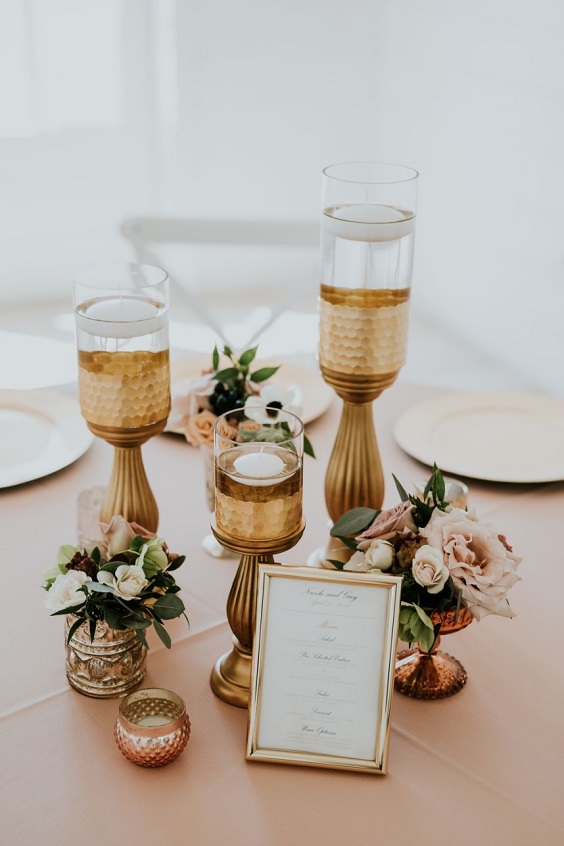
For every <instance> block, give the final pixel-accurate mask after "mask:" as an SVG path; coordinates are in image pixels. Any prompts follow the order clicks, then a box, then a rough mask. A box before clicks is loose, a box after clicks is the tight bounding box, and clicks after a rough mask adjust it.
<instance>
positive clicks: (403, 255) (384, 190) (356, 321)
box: [319, 162, 418, 520]
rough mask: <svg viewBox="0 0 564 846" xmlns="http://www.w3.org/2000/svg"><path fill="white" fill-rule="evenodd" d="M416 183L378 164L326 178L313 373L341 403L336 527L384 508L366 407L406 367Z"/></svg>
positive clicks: (352, 166)
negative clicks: (361, 510)
mask: <svg viewBox="0 0 564 846" xmlns="http://www.w3.org/2000/svg"><path fill="white" fill-rule="evenodd" d="M417 176H418V174H417V172H416V171H414V170H412V169H411V168H407V167H403V166H400V165H389V164H379V163H376V162H367V163H346V164H339V165H333V166H331V167H328V168H326V169H325V170H324V171H323V214H322V227H321V290H320V300H319V314H320V341H319V367H320V370H321V374H322V376H323V379H324V380H325V381H326V382H327V384H329V385H331V387H332V388H333V389H334V390H335V392H336V393H337V395H338V396H339V397H340V398H341V399H342V400H343V412H342V417H341V421H340V424H339V429H338V432H337V437H336V440H335V444H334V447H333V451H332V454H331V457H330V459H329V464H328V467H327V474H326V478H325V500H326V504H327V510H328V512H329V515H330V517H331V519H332V520H337V519H338V518H339V517H340V516H341V515H342V514H343V513H344V512H345V511H348V510H349V509H350V508H355V507H360V506H366V507H370V508H380V507H381V505H382V501H383V498H384V478H383V473H382V466H381V462H380V455H379V452H378V444H377V441H376V432H375V428H374V419H373V413H372V403H373V401H374V400H375V399H376V398H377V397H378V396H379V395H380V394H381V393H382V391H383V390H385V388H387V387H389V386H390V385H391V384H392V383H393V382H394V381H395V379H396V377H397V375H398V373H399V371H400V369H401V367H402V366H403V364H404V362H405V355H406V345H407V325H408V308H409V294H410V287H411V273H412V266H413V246H414V235H415V206H416V195H417Z"/></svg>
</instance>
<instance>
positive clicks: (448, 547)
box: [330, 465, 521, 651]
mask: <svg viewBox="0 0 564 846" xmlns="http://www.w3.org/2000/svg"><path fill="white" fill-rule="evenodd" d="M394 481H395V483H396V487H397V489H398V492H399V495H400V498H401V502H400V503H399V504H398V505H396V506H395V507H394V508H390V509H388V510H385V511H375V510H373V509H370V508H353V509H352V510H351V511H348V512H347V513H346V514H344V515H343V516H342V517H341V518H340V519H339V520H338V521H337V522H336V523H335V525H334V526H333V528H332V530H331V534H332V535H333V536H334V537H337V538H339V539H340V540H341V541H342V542H343V544H344V545H345V546H346V547H348V548H350V549H353V550H354V554H353V555H352V557H351V558H350V560H349V561H348V562H346V563H345V564H343V562H341V561H335V560H330V563H331V564H332V565H333V566H334V567H336V568H338V569H344V570H353V571H357V572H385V573H389V574H392V575H399V576H402V577H403V580H402V588H401V610H400V618H399V637H400V639H401V640H403V641H405V642H407V643H419V645H420V646H421V648H422V649H424V650H427V651H430V650H431V649H432V648H433V645H434V643H435V640H436V638H437V636H438V634H439V630H440V627H441V614H442V613H444V612H447V611H450V612H452V611H453V610H455V611H456V614H458V612H459V610H460V608H467V609H468V611H469V612H470V613H471V614H472V616H473V617H474V618H475V619H477V620H480V619H481V618H482V617H484V616H485V615H487V614H499V615H501V616H503V617H512V616H514V615H513V612H512V610H511V607H510V605H509V602H508V600H507V593H508V591H509V589H510V588H511V587H512V586H513V585H514V584H515V582H517V581H518V580H519V577H518V576H517V574H516V570H517V567H518V566H519V563H520V561H521V559H520V558H519V557H518V556H517V555H515V554H514V553H513V551H512V548H511V547H510V546H509V544H508V543H507V540H506V538H505V537H504V535H500V534H497V533H496V532H495V531H494V530H493V529H492V527H491V526H489V525H488V524H485V523H481V522H479V521H478V518H477V517H476V514H475V513H474V512H473V511H470V512H468V511H466V510H462V509H460V508H453V507H451V506H450V505H449V504H448V503H447V502H445V500H444V497H445V482H444V479H443V476H442V473H441V472H440V470H439V469H438V468H437V466H436V465H435V466H434V467H433V472H432V474H431V477H430V479H429V481H428V482H427V484H426V485H425V488H424V490H423V492H422V494H421V495H420V496H412V495H410V494H408V493H406V491H405V490H404V488H403V487H402V486H401V484H400V483H399V482H398V480H397V479H396V478H395V476H394Z"/></svg>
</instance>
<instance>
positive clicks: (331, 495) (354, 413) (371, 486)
mask: <svg viewBox="0 0 564 846" xmlns="http://www.w3.org/2000/svg"><path fill="white" fill-rule="evenodd" d="M383 499H384V474H383V472H382V463H381V461H380V454H379V452H378V443H377V441H376V432H375V429H374V420H373V416H372V403H371V402H368V403H358V404H354V403H352V402H347V401H346V400H345V402H344V403H343V413H342V416H341V422H340V424H339V429H338V431H337V437H336V439H335V444H334V446H333V451H332V452H331V457H330V459H329V464H328V466H327V473H326V476H325V502H326V504H327V511H328V512H329V516H330V517H331V519H332V520H333V521H336V520H338V519H339V517H340V516H341V515H342V514H344V513H345V511H348V510H349V509H350V508H357V507H361V506H365V507H367V508H380V507H381V505H382V501H383Z"/></svg>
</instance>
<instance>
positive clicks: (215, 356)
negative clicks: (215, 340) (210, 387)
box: [212, 344, 219, 371]
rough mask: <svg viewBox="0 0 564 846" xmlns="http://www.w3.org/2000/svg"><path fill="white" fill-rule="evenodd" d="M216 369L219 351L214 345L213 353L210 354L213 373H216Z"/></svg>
mask: <svg viewBox="0 0 564 846" xmlns="http://www.w3.org/2000/svg"><path fill="white" fill-rule="evenodd" d="M218 367H219V350H218V348H217V344H216V345H215V347H214V348H213V353H212V368H213V370H214V371H216V370H217V368H218Z"/></svg>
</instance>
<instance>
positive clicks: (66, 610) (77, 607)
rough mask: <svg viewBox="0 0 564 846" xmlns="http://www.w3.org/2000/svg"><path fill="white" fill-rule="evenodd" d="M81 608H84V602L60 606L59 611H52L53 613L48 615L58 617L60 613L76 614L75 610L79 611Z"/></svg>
mask: <svg viewBox="0 0 564 846" xmlns="http://www.w3.org/2000/svg"><path fill="white" fill-rule="evenodd" d="M81 608H84V602H82V603H81V604H80V605H73V606H72V608H61V609H60V611H53V613H52V614H50V615H49V616H51V617H60V616H61V614H76V612H77V611H80V609H81Z"/></svg>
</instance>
